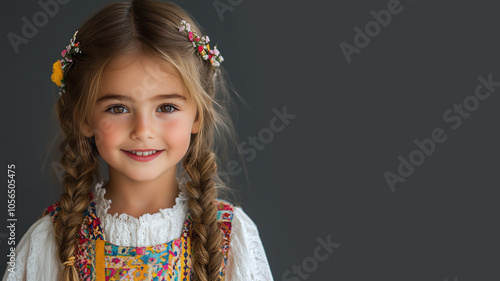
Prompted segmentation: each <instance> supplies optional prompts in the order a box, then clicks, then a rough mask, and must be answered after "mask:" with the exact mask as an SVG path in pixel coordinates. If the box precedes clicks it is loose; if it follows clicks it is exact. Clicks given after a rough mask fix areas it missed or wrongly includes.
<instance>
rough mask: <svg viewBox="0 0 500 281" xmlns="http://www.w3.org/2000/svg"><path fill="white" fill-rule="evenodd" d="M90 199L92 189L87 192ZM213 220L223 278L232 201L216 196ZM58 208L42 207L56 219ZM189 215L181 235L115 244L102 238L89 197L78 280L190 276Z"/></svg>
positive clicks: (78, 255)
mask: <svg viewBox="0 0 500 281" xmlns="http://www.w3.org/2000/svg"><path fill="white" fill-rule="evenodd" d="M89 194H90V197H91V200H92V199H93V194H92V192H89ZM215 204H216V205H217V210H218V211H217V224H218V226H219V228H220V229H221V232H222V233H221V234H222V235H223V237H224V238H223V243H222V249H221V250H222V252H223V254H224V261H223V264H222V265H221V270H220V275H221V277H222V278H221V280H224V279H225V269H226V265H227V258H228V251H229V244H230V237H231V223H232V219H233V205H232V204H231V203H229V202H227V201H225V200H222V199H217V200H216V201H215ZM60 209H61V207H60V206H59V202H56V203H54V204H53V205H51V206H49V207H48V208H47V209H45V210H44V212H43V216H45V215H46V214H49V215H50V218H51V220H52V222H53V223H55V222H56V220H57V216H58V212H59V210H60ZM191 224H192V220H191V215H190V214H189V212H188V214H187V218H186V220H185V221H184V227H183V230H182V234H181V237H179V238H177V239H174V240H171V241H170V242H167V243H162V244H158V245H153V246H147V247H132V246H119V245H114V244H112V243H109V242H108V241H106V238H105V237H104V232H103V230H102V227H101V222H100V220H99V218H98V217H97V212H96V205H95V202H94V201H93V200H92V201H91V203H90V204H89V207H88V208H87V210H86V211H85V213H84V222H83V224H82V227H81V228H80V232H79V233H80V237H79V244H78V248H77V253H75V267H76V268H77V271H78V272H79V277H80V279H81V280H85V281H87V280H91V281H93V280H99V281H100V280H106V281H107V280H155V281H156V280H158V281H160V280H179V281H181V280H182V281H183V280H191V279H192V277H193V275H194V270H193V269H192V260H193V256H192V253H191V239H190V236H191V228H190V226H191Z"/></svg>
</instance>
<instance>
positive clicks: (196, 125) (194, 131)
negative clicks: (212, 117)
mask: <svg viewBox="0 0 500 281" xmlns="http://www.w3.org/2000/svg"><path fill="white" fill-rule="evenodd" d="M200 127H201V122H200V118H198V116H196V119H195V120H194V123H193V128H192V129H191V134H197V133H198V132H199V131H200Z"/></svg>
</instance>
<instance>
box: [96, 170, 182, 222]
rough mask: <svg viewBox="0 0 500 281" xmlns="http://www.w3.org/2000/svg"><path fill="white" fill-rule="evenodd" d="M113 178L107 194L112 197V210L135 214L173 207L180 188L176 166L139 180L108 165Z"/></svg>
mask: <svg viewBox="0 0 500 281" xmlns="http://www.w3.org/2000/svg"><path fill="white" fill-rule="evenodd" d="M108 169H109V180H108V182H107V183H106V184H105V185H104V188H105V189H106V194H105V195H104V197H105V198H106V199H110V200H111V207H110V208H109V210H108V213H109V214H111V215H113V214H115V213H118V214H121V213H126V214H128V215H130V216H133V217H136V218H138V217H140V216H142V215H143V214H146V213H150V214H154V213H157V212H159V209H166V208H172V207H173V206H174V205H175V199H176V198H177V196H178V195H179V192H180V188H179V184H178V183H177V179H176V177H175V169H172V171H171V172H167V173H165V174H164V175H162V176H161V177H158V178H156V179H154V180H151V181H136V180H133V179H130V178H128V177H125V176H123V174H120V173H119V172H118V171H116V170H114V169H113V168H112V167H110V166H108Z"/></svg>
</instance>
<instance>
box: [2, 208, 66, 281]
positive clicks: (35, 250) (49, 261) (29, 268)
mask: <svg viewBox="0 0 500 281" xmlns="http://www.w3.org/2000/svg"><path fill="white" fill-rule="evenodd" d="M41 256H44V257H46V258H44V259H40V257H41ZM15 257H16V260H15V268H13V269H12V270H9V268H11V266H10V265H7V270H6V272H5V275H4V279H3V280H35V279H38V278H42V279H44V280H51V278H53V277H54V276H52V275H51V272H52V273H53V272H57V268H58V256H57V244H56V241H55V235H54V230H53V224H52V221H51V219H50V217H49V216H47V215H44V216H42V217H40V218H39V219H38V220H37V221H36V222H34V223H33V224H32V225H31V226H30V227H29V229H28V230H27V231H26V233H24V235H23V236H22V238H21V240H20V241H19V243H17V244H16V246H15ZM10 271H12V272H10ZM47 274H48V275H47ZM46 278H48V279H46ZM52 280H55V279H52Z"/></svg>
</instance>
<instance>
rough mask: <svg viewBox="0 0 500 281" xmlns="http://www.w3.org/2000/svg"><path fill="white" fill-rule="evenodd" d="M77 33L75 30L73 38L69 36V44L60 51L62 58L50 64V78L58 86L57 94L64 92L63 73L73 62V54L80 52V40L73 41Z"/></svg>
mask: <svg viewBox="0 0 500 281" xmlns="http://www.w3.org/2000/svg"><path fill="white" fill-rule="evenodd" d="M77 33H78V31H76V32H75V35H73V38H71V40H70V41H69V45H68V46H66V49H64V50H63V51H62V52H61V56H62V57H63V59H60V60H57V61H56V62H55V63H54V64H53V65H52V76H51V78H52V82H54V83H56V85H57V86H59V87H60V89H59V96H61V95H62V94H63V93H65V92H66V81H65V75H64V74H65V71H66V69H67V68H68V66H69V65H70V64H71V62H73V55H74V54H78V53H81V52H82V51H81V49H80V42H77V43H75V41H76V34H77Z"/></svg>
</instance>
